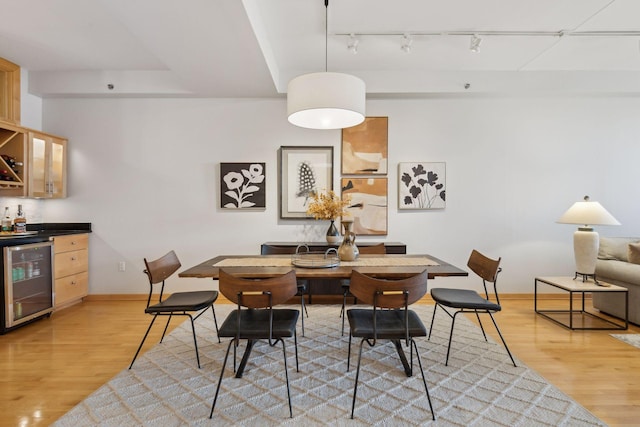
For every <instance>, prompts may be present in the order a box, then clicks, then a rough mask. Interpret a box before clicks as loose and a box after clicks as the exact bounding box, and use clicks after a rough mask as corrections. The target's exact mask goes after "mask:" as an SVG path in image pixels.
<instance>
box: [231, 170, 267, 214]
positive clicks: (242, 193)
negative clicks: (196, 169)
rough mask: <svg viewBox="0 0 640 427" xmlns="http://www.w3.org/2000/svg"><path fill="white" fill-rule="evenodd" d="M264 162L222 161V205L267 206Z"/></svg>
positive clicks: (232, 207)
mask: <svg viewBox="0 0 640 427" xmlns="http://www.w3.org/2000/svg"><path fill="white" fill-rule="evenodd" d="M265 196H266V183H265V164H264V163H220V207H221V208H223V209H264V208H265V207H266V202H265V200H266V197H265Z"/></svg>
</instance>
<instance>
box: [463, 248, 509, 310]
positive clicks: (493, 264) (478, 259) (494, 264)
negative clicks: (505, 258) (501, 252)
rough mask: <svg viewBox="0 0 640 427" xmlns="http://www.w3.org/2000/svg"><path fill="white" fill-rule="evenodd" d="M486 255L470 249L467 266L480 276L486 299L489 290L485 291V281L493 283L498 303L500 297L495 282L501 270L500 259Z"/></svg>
mask: <svg viewBox="0 0 640 427" xmlns="http://www.w3.org/2000/svg"><path fill="white" fill-rule="evenodd" d="M501 260H502V258H498V259H497V260H494V259H491V258H489V257H486V256H485V255H483V254H481V253H480V252H478V251H477V250H475V249H474V250H473V251H471V255H470V256H469V261H468V262H467V267H469V268H470V269H471V270H472V271H473V272H474V273H476V274H477V275H478V276H480V278H482V284H483V285H484V292H485V296H486V298H487V299H489V292H488V291H487V282H490V283H493V291H494V293H495V296H496V301H497V303H498V304H500V297H499V296H498V289H497V287H496V283H497V281H498V273H500V272H501V271H502V269H501V268H500V261H501Z"/></svg>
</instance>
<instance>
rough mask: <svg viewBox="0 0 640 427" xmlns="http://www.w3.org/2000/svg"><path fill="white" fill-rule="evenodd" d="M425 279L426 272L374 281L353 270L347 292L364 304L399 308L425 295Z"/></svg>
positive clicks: (374, 279)
mask: <svg viewBox="0 0 640 427" xmlns="http://www.w3.org/2000/svg"><path fill="white" fill-rule="evenodd" d="M427 277H428V275H427V270H425V271H423V272H422V273H420V274H417V275H415V276H412V277H409V278H406V279H400V280H386V279H376V278H374V277H371V276H367V275H365V274H362V273H359V272H357V271H355V270H354V271H352V272H351V282H350V285H349V292H351V293H352V294H353V295H354V296H355V297H356V298H358V299H359V300H360V301H362V302H364V303H365V304H369V305H374V306H376V307H382V308H401V307H405V306H406V305H410V304H413V303H414V302H416V301H418V300H419V299H420V298H422V297H423V296H424V294H426V293H427ZM405 295H406V298H405Z"/></svg>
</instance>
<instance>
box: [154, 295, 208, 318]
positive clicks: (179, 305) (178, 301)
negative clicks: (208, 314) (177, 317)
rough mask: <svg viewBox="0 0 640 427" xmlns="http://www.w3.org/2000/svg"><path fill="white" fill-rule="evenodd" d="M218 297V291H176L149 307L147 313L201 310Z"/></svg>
mask: <svg viewBox="0 0 640 427" xmlns="http://www.w3.org/2000/svg"><path fill="white" fill-rule="evenodd" d="M217 299H218V291H196V292H176V293H173V294H171V296H170V297H169V298H167V299H166V300H164V301H162V302H160V303H158V304H154V305H151V306H149V307H147V308H146V309H145V313H166V312H168V311H199V310H202V309H205V308H208V307H210V306H211V304H213V303H214V302H215V301H216V300H217Z"/></svg>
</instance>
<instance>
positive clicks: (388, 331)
mask: <svg viewBox="0 0 640 427" xmlns="http://www.w3.org/2000/svg"><path fill="white" fill-rule="evenodd" d="M372 313H373V310H370V309H355V308H353V309H350V310H347V318H348V319H349V325H350V327H351V335H352V336H354V337H360V338H373V336H374V329H373V315H372ZM408 317H409V319H408V320H409V336H410V337H426V336H427V328H425V326H424V324H423V323H422V320H420V318H419V317H418V315H417V314H416V313H415V312H414V311H413V310H409V311H408ZM376 337H377V338H378V339H390V340H396V339H404V338H406V330H405V318H404V310H376Z"/></svg>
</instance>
